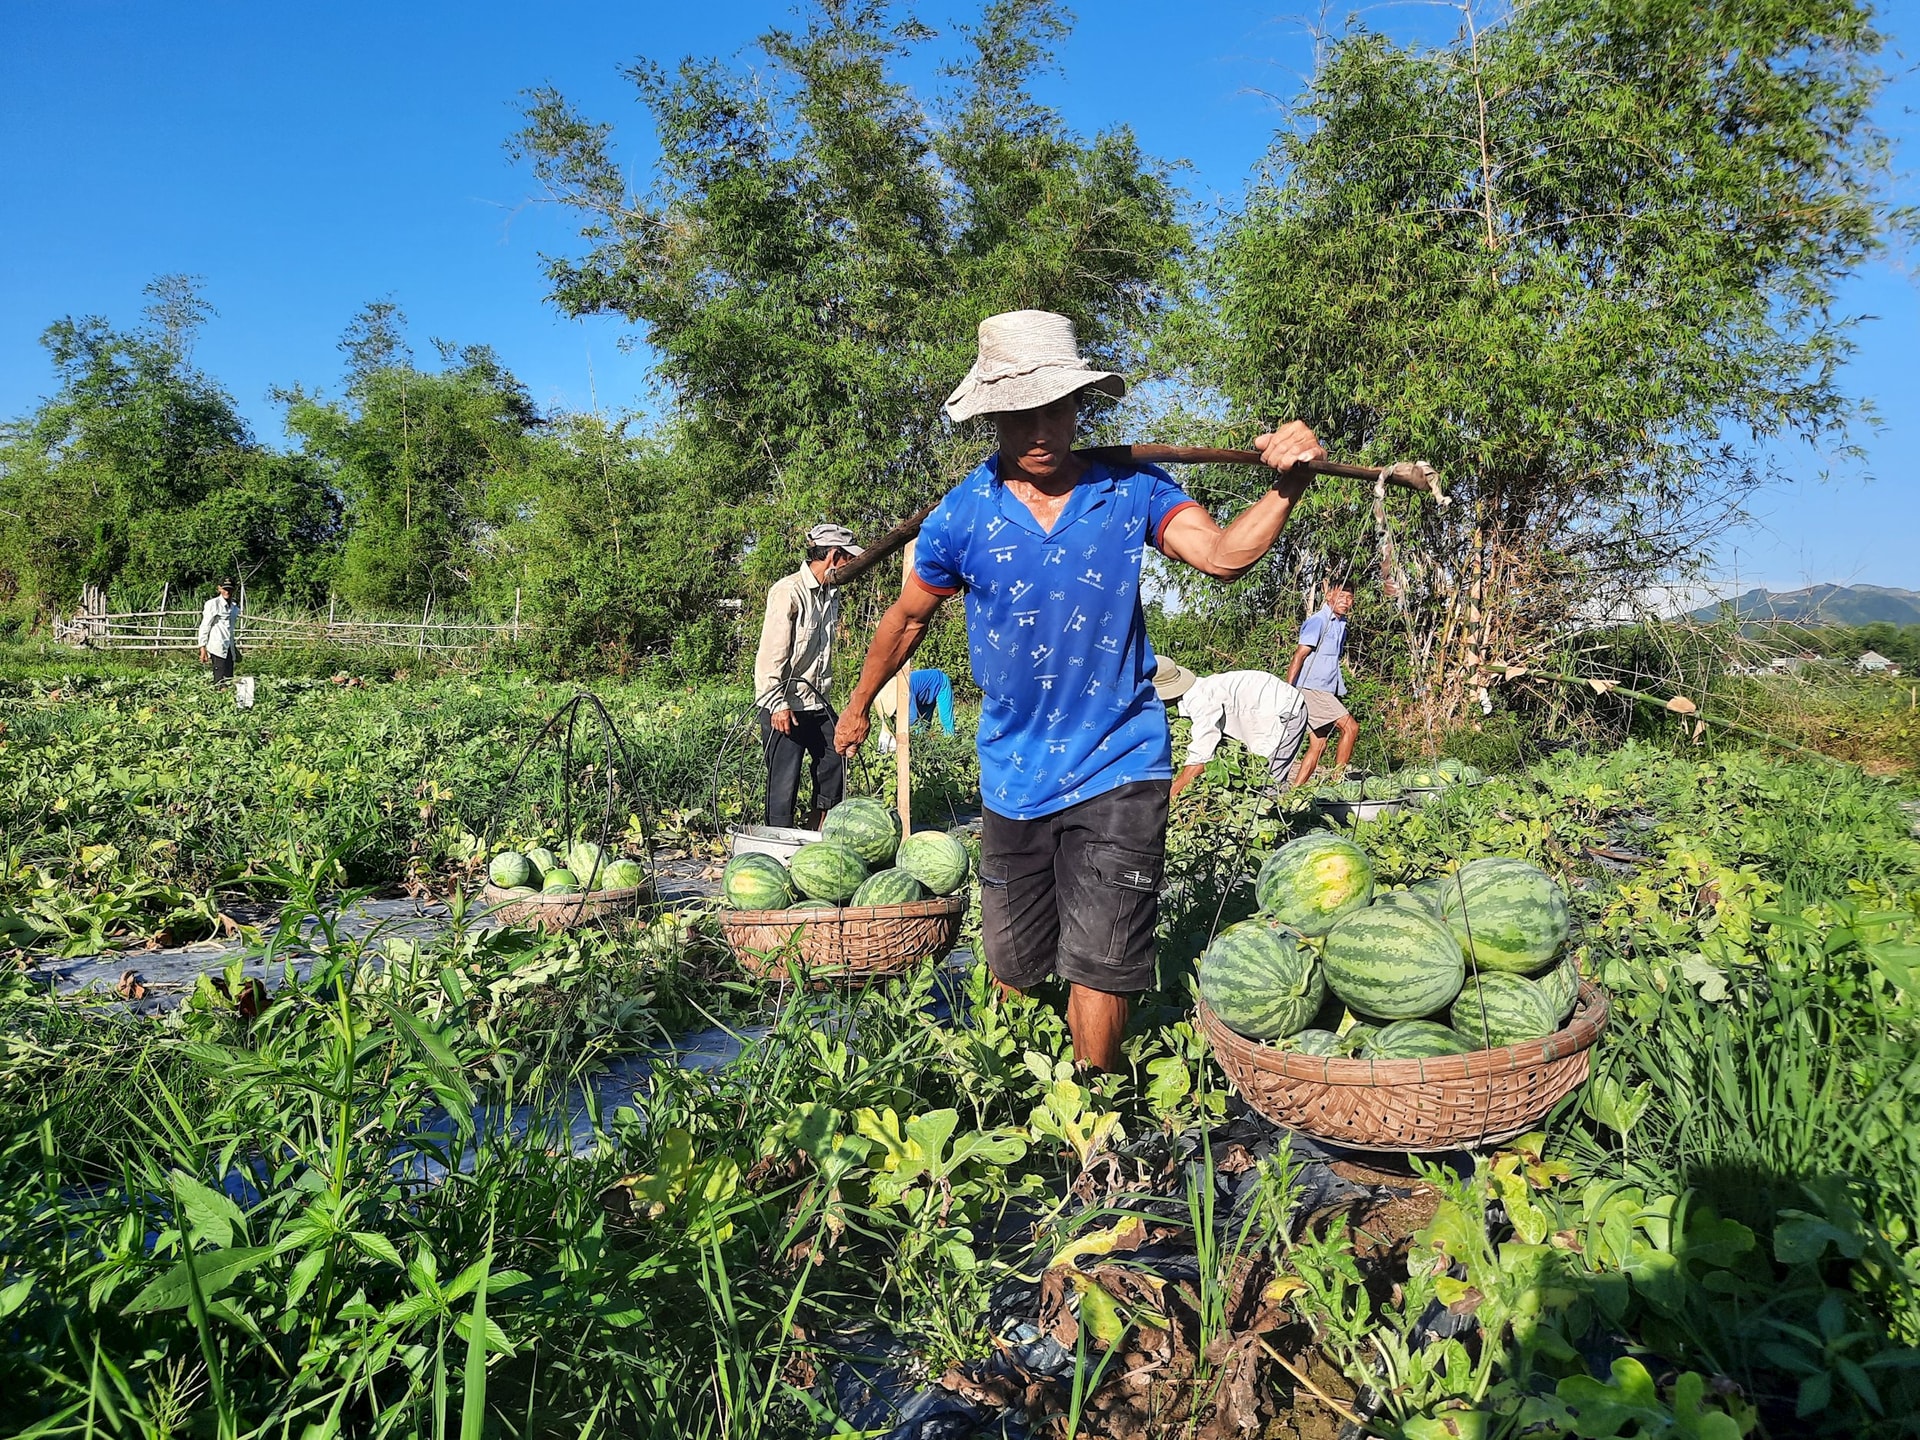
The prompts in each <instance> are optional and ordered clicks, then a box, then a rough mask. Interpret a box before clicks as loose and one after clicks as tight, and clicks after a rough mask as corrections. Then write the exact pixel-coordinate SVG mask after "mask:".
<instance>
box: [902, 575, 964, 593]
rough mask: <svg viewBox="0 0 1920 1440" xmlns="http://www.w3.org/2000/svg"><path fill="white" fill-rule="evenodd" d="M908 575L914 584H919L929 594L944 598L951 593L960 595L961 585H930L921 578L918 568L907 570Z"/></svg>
mask: <svg viewBox="0 0 1920 1440" xmlns="http://www.w3.org/2000/svg"><path fill="white" fill-rule="evenodd" d="M907 576H908V578H909V579H911V580H912V581H913V583H914V584H916V585H918V586H919V587H920V588H921V589H922V590H924V591H926V592H927V593H928V594H929V595H938V596H939V597H940V598H941V599H942V600H945V599H946V598H948V597H949V596H951V595H958V594H959V593H960V587H959V586H958V585H929V584H928V583H927V582H926V581H924V580H922V579H921V578H920V572H919V571H918V570H909V571H908V572H907Z"/></svg>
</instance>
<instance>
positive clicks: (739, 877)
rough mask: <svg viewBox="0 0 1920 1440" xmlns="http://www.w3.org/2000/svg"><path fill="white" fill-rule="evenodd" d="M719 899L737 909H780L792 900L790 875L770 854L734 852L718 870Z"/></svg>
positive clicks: (791, 879)
mask: <svg viewBox="0 0 1920 1440" xmlns="http://www.w3.org/2000/svg"><path fill="white" fill-rule="evenodd" d="M720 898H721V899H723V900H725V901H726V902H727V904H729V905H731V906H732V907H733V908H734V909H736V910H782V909H785V908H786V905H787V902H788V901H790V900H792V899H793V877H792V876H790V875H788V874H787V867H786V866H784V865H782V864H781V863H780V862H779V861H778V860H776V859H774V858H773V856H771V855H755V854H748V855H736V856H734V857H733V858H732V859H731V860H729V861H728V862H727V868H726V869H724V870H722V871H721V872H720Z"/></svg>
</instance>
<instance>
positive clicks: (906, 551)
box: [893, 540, 914, 836]
mask: <svg viewBox="0 0 1920 1440" xmlns="http://www.w3.org/2000/svg"><path fill="white" fill-rule="evenodd" d="M913 547H914V542H913V541H911V540H909V541H907V543H906V546H905V547H904V548H903V549H902V550H901V552H900V555H901V560H900V563H901V565H902V567H903V571H902V574H901V583H902V584H903V585H904V584H905V582H906V579H907V577H908V576H910V575H912V574H913ZM893 685H894V690H893V729H894V733H895V735H896V737H897V738H898V740H899V748H898V749H897V750H895V751H894V752H893V764H894V772H893V774H894V799H895V801H896V802H897V803H898V805H899V807H900V833H901V835H902V836H906V835H911V834H912V833H913V758H912V743H913V742H912V740H911V739H910V738H909V737H910V736H911V735H912V733H913V661H912V660H911V659H909V660H908V661H907V662H906V663H905V664H904V665H902V666H901V667H900V673H899V674H898V675H896V676H894V679H893Z"/></svg>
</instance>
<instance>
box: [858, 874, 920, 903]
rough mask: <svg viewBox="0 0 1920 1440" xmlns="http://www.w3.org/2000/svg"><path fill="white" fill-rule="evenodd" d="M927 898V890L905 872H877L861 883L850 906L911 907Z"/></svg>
mask: <svg viewBox="0 0 1920 1440" xmlns="http://www.w3.org/2000/svg"><path fill="white" fill-rule="evenodd" d="M926 898H927V888H926V886H924V885H922V884H921V883H920V882H919V881H918V880H916V879H914V878H913V876H911V875H909V874H908V873H907V872H906V871H904V870H876V871H874V872H873V874H871V875H869V876H868V877H867V878H866V879H864V880H862V881H861V882H860V888H859V889H858V890H856V891H854V892H853V898H852V899H851V900H849V901H848V902H847V903H848V904H849V905H911V904H912V903H913V902H914V901H916V900H924V899H926Z"/></svg>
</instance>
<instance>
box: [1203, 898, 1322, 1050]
mask: <svg viewBox="0 0 1920 1440" xmlns="http://www.w3.org/2000/svg"><path fill="white" fill-rule="evenodd" d="M1199 972H1200V995H1201V998H1203V999H1204V1000H1205V1001H1206V1002H1207V1004H1208V1006H1209V1007H1211V1008H1212V1010H1213V1013H1214V1014H1216V1015H1218V1016H1219V1017H1220V1019H1221V1020H1222V1021H1223V1022H1224V1023H1225V1024H1226V1026H1227V1028H1228V1029H1230V1030H1233V1031H1234V1032H1235V1033H1237V1034H1240V1035H1244V1036H1246V1037H1247V1038H1248V1039H1249V1040H1278V1039H1280V1038H1281V1037H1282V1036H1286V1035H1291V1034H1293V1032H1294V1031H1296V1030H1300V1029H1304V1028H1305V1027H1306V1024H1307V1022H1308V1021H1310V1020H1312V1019H1313V1017H1314V1012H1316V1011H1317V1010H1319V1008H1320V1001H1321V998H1322V997H1323V996H1324V995H1325V994H1326V982H1325V981H1324V980H1323V979H1322V978H1321V976H1320V964H1319V962H1318V961H1317V960H1316V959H1315V958H1314V955H1313V952H1312V951H1311V950H1309V949H1308V948H1307V947H1306V946H1304V945H1302V944H1301V943H1300V937H1299V935H1297V934H1295V933H1294V932H1293V931H1292V930H1289V929H1287V928H1286V927H1285V926H1284V925H1276V924H1274V923H1273V922H1272V921H1269V920H1261V919H1253V920H1242V921H1241V922H1240V923H1239V924H1238V925H1229V926H1228V927H1227V928H1226V929H1224V930H1222V931H1221V932H1220V933H1219V934H1218V935H1216V936H1214V937H1213V943H1212V944H1211V945H1209V946H1207V948H1206V950H1205V951H1204V952H1203V953H1202V954H1201V956H1200V963H1199Z"/></svg>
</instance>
